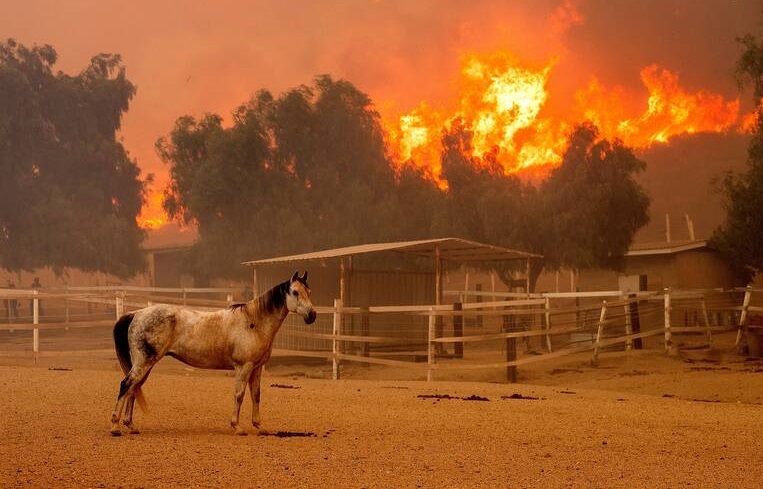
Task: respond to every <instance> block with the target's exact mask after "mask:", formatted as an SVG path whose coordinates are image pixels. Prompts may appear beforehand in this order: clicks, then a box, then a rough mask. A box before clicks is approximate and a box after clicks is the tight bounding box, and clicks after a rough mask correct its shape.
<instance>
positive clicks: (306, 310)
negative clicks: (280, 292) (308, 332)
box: [286, 272, 317, 324]
mask: <svg viewBox="0 0 763 489" xmlns="http://www.w3.org/2000/svg"><path fill="white" fill-rule="evenodd" d="M286 307H287V308H288V309H289V312H293V313H295V314H299V315H300V316H302V317H303V318H305V323H307V324H313V323H314V322H315V317H316V316H317V315H316V314H315V309H313V303H312V302H311V301H310V286H309V285H307V272H305V274H304V275H302V276H301V277H300V276H299V273H297V272H294V275H293V276H292V277H291V280H289V292H288V293H287V294H286Z"/></svg>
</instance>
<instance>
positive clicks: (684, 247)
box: [625, 239, 710, 256]
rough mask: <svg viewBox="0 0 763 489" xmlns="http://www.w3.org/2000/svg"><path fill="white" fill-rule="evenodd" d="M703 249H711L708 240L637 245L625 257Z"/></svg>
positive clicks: (632, 246)
mask: <svg viewBox="0 0 763 489" xmlns="http://www.w3.org/2000/svg"><path fill="white" fill-rule="evenodd" d="M701 248H710V246H709V245H708V242H707V240H706V239H695V240H684V241H662V242H659V243H635V244H633V245H631V247H630V249H629V250H628V252H627V253H626V254H625V256H644V255H669V254H673V253H679V252H682V251H690V250H698V249H701Z"/></svg>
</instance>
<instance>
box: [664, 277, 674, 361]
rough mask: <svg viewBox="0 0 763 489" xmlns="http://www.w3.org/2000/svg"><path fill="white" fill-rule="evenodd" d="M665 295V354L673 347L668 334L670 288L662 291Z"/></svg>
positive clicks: (669, 333) (670, 336)
mask: <svg viewBox="0 0 763 489" xmlns="http://www.w3.org/2000/svg"><path fill="white" fill-rule="evenodd" d="M663 292H664V294H665V352H666V353H670V349H671V347H672V346H673V336H672V334H671V332H670V288H669V287H666V288H665V289H664V290H663Z"/></svg>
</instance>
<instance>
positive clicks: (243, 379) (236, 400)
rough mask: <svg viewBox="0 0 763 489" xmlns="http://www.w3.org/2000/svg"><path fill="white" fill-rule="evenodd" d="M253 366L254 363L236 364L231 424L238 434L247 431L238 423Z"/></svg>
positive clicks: (244, 433)
mask: <svg viewBox="0 0 763 489" xmlns="http://www.w3.org/2000/svg"><path fill="white" fill-rule="evenodd" d="M253 368H254V365H253V364H251V363H245V364H244V365H236V368H235V372H236V373H235V375H236V388H235V391H234V393H233V416H231V419H230V425H231V427H232V428H233V429H234V430H235V431H236V434H237V435H246V431H245V430H244V429H243V428H242V427H241V425H239V424H238V418H239V415H240V414H241V403H242V402H243V401H244V394H246V385H247V383H248V382H249V377H250V376H251V375H252V369H253Z"/></svg>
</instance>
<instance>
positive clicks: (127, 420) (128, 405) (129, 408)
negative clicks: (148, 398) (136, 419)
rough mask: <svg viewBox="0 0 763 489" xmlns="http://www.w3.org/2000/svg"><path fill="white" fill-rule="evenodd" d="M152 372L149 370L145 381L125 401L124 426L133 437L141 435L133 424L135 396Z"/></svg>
mask: <svg viewBox="0 0 763 489" xmlns="http://www.w3.org/2000/svg"><path fill="white" fill-rule="evenodd" d="M150 372H151V370H150V369H149V371H148V372H146V375H145V376H143V380H141V381H140V382H139V383H138V384H137V385H136V386H135V391H134V392H133V393H132V395H130V396H128V397H127V399H126V400H125V412H124V416H123V417H122V424H123V425H124V426H125V428H127V432H128V433H130V434H131V435H137V434H138V433H140V430H138V428H136V427H135V426H134V425H133V424H132V413H133V408H134V407H135V396H136V395H137V392H138V391H139V389H140V388H141V386H142V385H143V384H144V383H145V382H146V379H148V374H149V373H150Z"/></svg>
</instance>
